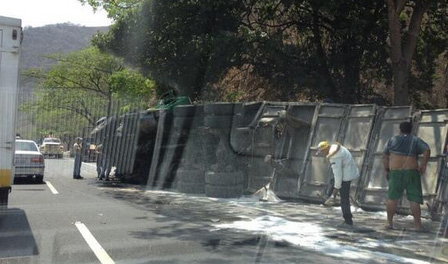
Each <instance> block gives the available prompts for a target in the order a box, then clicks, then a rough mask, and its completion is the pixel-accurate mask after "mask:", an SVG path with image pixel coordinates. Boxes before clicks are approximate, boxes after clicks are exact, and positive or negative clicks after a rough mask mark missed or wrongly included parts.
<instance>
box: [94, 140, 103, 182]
mask: <svg viewBox="0 0 448 264" xmlns="http://www.w3.org/2000/svg"><path fill="white" fill-rule="evenodd" d="M95 153H96V174H97V177H98V179H100V180H101V179H102V177H101V176H102V173H103V144H99V145H97V146H96V148H95Z"/></svg>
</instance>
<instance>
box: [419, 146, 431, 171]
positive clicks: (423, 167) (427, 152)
mask: <svg viewBox="0 0 448 264" xmlns="http://www.w3.org/2000/svg"><path fill="white" fill-rule="evenodd" d="M429 157H431V150H430V149H427V150H425V152H423V158H422V162H421V163H420V166H419V168H418V169H419V171H420V174H423V173H425V171H426V165H428V161H429Z"/></svg>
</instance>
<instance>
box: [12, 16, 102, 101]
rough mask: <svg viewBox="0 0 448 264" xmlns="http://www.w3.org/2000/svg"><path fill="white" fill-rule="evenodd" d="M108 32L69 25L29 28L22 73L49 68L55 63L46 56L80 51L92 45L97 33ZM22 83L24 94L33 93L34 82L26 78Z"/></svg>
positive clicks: (23, 47)
mask: <svg viewBox="0 0 448 264" xmlns="http://www.w3.org/2000/svg"><path fill="white" fill-rule="evenodd" d="M107 30H108V28H107V27H84V26H77V25H73V24H68V23H65V24H56V25H47V26H44V27H36V28H33V27H27V28H25V29H24V31H23V42H22V55H21V67H20V68H21V71H22V72H23V71H25V70H28V69H31V68H48V67H49V66H51V65H52V63H54V62H50V61H49V60H46V59H45V56H46V55H48V54H52V53H68V52H71V51H75V50H80V49H82V48H84V47H86V46H88V45H89V44H90V40H91V38H92V36H93V35H95V34H96V33H97V32H104V31H107ZM20 83H21V89H22V92H24V93H29V92H31V91H32V89H33V87H34V85H35V84H34V83H35V82H34V81H33V80H26V79H25V78H22V80H21V82H20Z"/></svg>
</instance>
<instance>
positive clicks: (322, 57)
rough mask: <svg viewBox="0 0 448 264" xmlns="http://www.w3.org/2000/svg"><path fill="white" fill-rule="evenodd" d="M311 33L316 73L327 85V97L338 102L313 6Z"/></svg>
mask: <svg viewBox="0 0 448 264" xmlns="http://www.w3.org/2000/svg"><path fill="white" fill-rule="evenodd" d="M312 31H313V40H314V45H315V47H316V50H317V56H318V59H319V65H318V71H319V73H320V74H322V78H324V79H325V84H326V85H327V87H326V88H328V89H329V92H328V95H329V97H330V98H331V99H332V100H334V101H335V102H340V101H341V97H340V94H339V90H338V87H336V85H335V83H334V81H333V76H332V75H331V72H330V70H329V66H328V58H327V55H326V54H325V51H324V48H323V47H322V36H321V32H320V28H319V15H318V7H315V6H313V25H312Z"/></svg>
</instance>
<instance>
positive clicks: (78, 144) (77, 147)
mask: <svg viewBox="0 0 448 264" xmlns="http://www.w3.org/2000/svg"><path fill="white" fill-rule="evenodd" d="M81 151H82V138H80V137H77V138H76V140H75V144H73V152H74V153H75V164H74V167H73V179H82V178H83V177H82V176H81V164H82V158H81Z"/></svg>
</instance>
